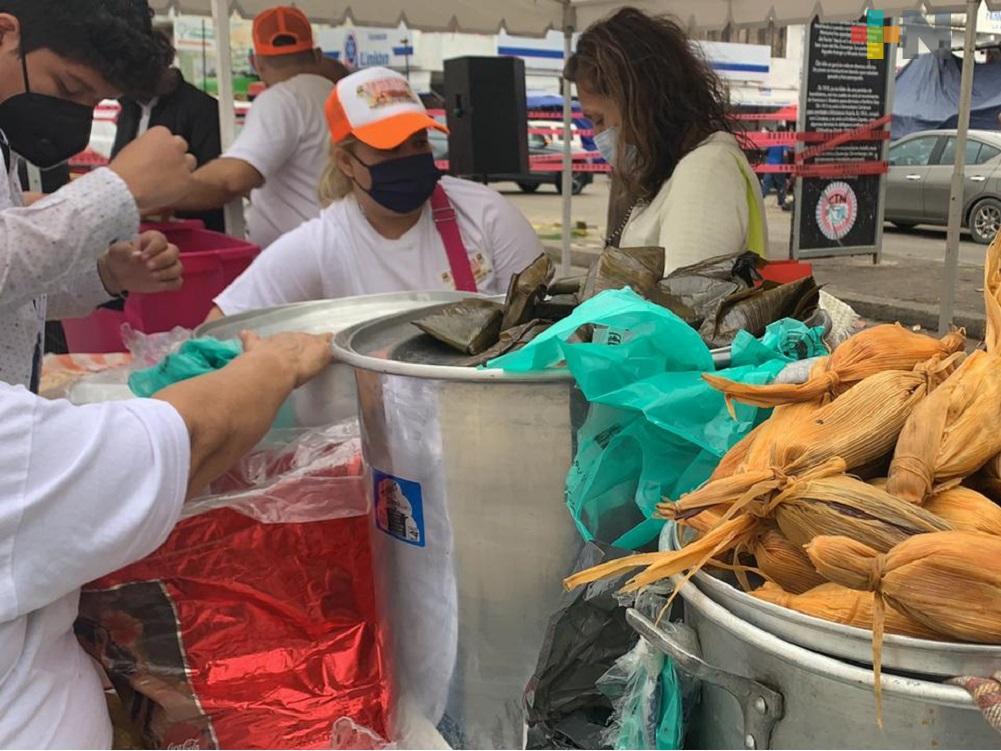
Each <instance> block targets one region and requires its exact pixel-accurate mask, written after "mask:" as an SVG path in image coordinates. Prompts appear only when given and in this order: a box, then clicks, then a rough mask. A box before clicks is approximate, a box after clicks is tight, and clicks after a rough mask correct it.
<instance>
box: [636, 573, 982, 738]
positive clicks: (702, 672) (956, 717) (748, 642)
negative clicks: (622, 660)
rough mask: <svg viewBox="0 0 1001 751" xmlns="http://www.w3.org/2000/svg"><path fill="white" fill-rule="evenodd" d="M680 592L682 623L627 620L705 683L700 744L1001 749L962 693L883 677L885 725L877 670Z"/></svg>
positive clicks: (697, 729)
mask: <svg viewBox="0 0 1001 751" xmlns="http://www.w3.org/2000/svg"><path fill="white" fill-rule="evenodd" d="M681 596H682V597H683V598H684V601H685V626H678V625H672V624H663V625H662V626H660V627H658V626H656V625H654V623H653V622H652V621H650V620H648V619H647V618H645V617H644V616H643V615H642V614H641V613H639V612H638V611H635V610H631V611H630V612H629V613H628V614H627V618H628V620H629V622H630V623H631V624H632V625H633V627H634V628H635V629H636V630H637V631H638V632H639V633H640V634H642V635H643V636H644V637H645V638H647V639H648V640H649V641H650V642H651V643H652V644H653V645H654V646H657V647H658V648H660V649H661V650H663V651H664V652H666V653H667V654H669V655H670V656H671V657H673V658H674V659H675V660H676V663H677V665H678V666H679V667H680V668H681V669H682V670H683V671H684V672H686V673H688V674H690V675H694V676H695V677H696V678H698V679H699V680H700V681H701V682H702V701H701V703H700V704H699V706H698V708H697V709H696V712H695V716H694V717H693V718H692V720H691V731H692V734H693V736H692V737H690V738H689V744H690V745H691V746H692V747H694V748H825V749H827V748H860V749H867V748H900V749H916V748H997V747H998V745H999V741H1001V737H999V736H998V734H997V732H996V731H995V730H993V729H992V728H991V726H990V725H988V724H987V722H986V721H985V720H984V718H983V716H982V715H981V714H980V712H979V711H978V710H977V708H976V706H975V705H974V703H973V700H972V699H971V698H970V696H969V694H967V693H966V691H964V690H963V689H961V688H958V687H955V686H948V685H945V684H942V683H936V682H929V681H923V680H918V679H916V678H913V677H909V676H903V675H894V674H889V673H886V672H884V674H883V684H882V694H883V727H882V729H881V728H880V727H879V726H878V725H877V723H876V717H875V701H874V697H873V672H872V669H871V668H870V667H859V666H857V665H854V664H852V663H848V662H842V661H840V660H836V659H833V658H830V657H826V656H823V655H820V654H817V653H816V652H812V651H810V650H807V649H803V648H802V647H798V646H795V645H793V644H790V643H789V642H787V641H785V640H783V639H781V638H779V637H777V636H774V635H772V634H770V633H768V632H766V631H763V630H761V629H759V628H757V627H756V626H753V625H751V624H750V623H748V622H747V621H745V620H743V619H741V618H739V617H737V616H736V615H734V614H733V613H732V612H730V611H729V610H727V609H726V608H725V607H723V606H722V605H720V604H719V603H717V602H714V601H713V600H712V599H710V598H709V597H707V596H706V595H705V594H704V593H703V592H702V591H701V590H700V589H699V588H698V587H696V586H695V585H694V584H691V583H689V584H687V585H686V586H685V587H684V588H683V589H682V590H681ZM685 629H690V630H691V631H694V634H695V636H697V640H696V641H693V639H692V634H691V633H686V632H685ZM692 643H697V644H698V645H699V648H698V649H693V648H692V647H691V646H690V645H691V644H692Z"/></svg>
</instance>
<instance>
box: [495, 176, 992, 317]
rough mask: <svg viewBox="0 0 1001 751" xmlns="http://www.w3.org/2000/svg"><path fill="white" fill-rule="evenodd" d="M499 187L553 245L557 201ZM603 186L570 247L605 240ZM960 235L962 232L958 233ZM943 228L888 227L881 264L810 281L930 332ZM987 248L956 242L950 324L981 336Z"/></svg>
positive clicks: (783, 229) (823, 268)
mask: <svg viewBox="0 0 1001 751" xmlns="http://www.w3.org/2000/svg"><path fill="white" fill-rule="evenodd" d="M494 187H495V188H498V189H500V190H501V191H502V192H503V193H504V194H505V195H506V196H507V197H508V198H510V199H511V200H512V201H513V202H514V203H515V205H517V206H518V208H519V209H520V210H521V211H522V212H523V213H524V214H525V216H527V217H528V219H529V221H531V222H532V223H533V224H534V225H535V226H536V229H537V230H538V231H539V233H540V235H541V236H542V237H543V242H544V243H545V244H546V245H551V246H558V245H559V242H560V241H559V233H560V227H559V223H560V220H561V217H562V203H561V199H560V196H559V195H558V194H557V193H556V192H555V190H554V189H552V188H550V187H548V186H545V187H542V188H540V190H539V192H538V193H535V194H532V195H527V194H524V193H522V192H521V191H520V190H518V188H517V186H516V185H514V184H510V183H499V184H497V185H495V186H494ZM607 201H608V181H607V179H606V178H604V177H602V176H599V177H598V178H596V180H595V183H594V184H592V185H589V186H588V187H587V188H586V189H585V191H584V193H583V194H582V195H580V196H575V197H574V200H573V220H574V222H575V224H576V223H581V222H584V223H586V224H587V230H586V234H585V233H584V232H582V231H581V230H579V229H577V230H576V231H575V237H574V248H575V250H576V249H579V250H582V251H583V250H588V251H591V252H596V251H597V250H600V248H601V244H602V238H603V237H604V224H605V208H606V204H607ZM766 206H767V214H768V228H769V237H770V239H771V253H772V256H773V257H775V258H778V257H786V256H787V254H788V247H789V244H788V243H789V241H788V238H789V227H790V222H791V214H789V213H786V212H783V211H780V210H779V209H778V207H777V206H776V205H775V198H774V196H770V197H769V198H768V199H767V201H766ZM964 235H965V233H964ZM945 237H946V231H945V228H944V227H924V226H922V227H918V228H916V229H914V230H910V231H901V230H897V229H895V228H894V227H892V226H890V225H887V227H886V230H885V232H884V235H883V261H882V263H881V264H880V265H879V266H873V264H872V261H871V259H869V258H867V257H866V258H852V259H849V258H834V259H824V260H818V261H814V275H815V276H816V278H817V281H818V282H819V283H820V284H822V285H824V286H825V288H826V289H827V290H828V291H829V292H831V293H832V294H834V295H836V296H838V297H840V298H841V299H843V300H846V301H847V302H850V303H851V304H852V305H853V306H854V307H855V308H856V310H858V311H859V312H860V313H862V314H863V315H865V316H866V317H869V318H872V319H875V320H883V321H896V320H899V321H901V322H902V323H906V324H908V325H920V326H922V327H925V328H935V327H936V326H937V321H938V309H939V297H940V294H941V288H942V277H943V268H944V267H943V259H944V256H945ZM985 250H986V248H985V246H983V245H978V244H976V243H974V242H972V241H971V240H969V236H968V235H965V236H964V239H963V240H962V242H961V243H960V266H959V277H958V280H957V303H956V312H957V316H956V321H957V323H958V324H960V325H963V326H966V328H967V330H968V331H969V332H970V334H971V336H974V337H980V336H982V335H983V303H982V291H981V290H982V287H983V279H982V276H983V261H984V252H985Z"/></svg>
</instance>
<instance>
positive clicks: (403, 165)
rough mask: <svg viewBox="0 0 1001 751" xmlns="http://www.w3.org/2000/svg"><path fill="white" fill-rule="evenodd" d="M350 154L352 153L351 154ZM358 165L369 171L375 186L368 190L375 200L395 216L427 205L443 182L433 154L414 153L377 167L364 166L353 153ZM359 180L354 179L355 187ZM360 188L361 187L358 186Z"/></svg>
mask: <svg viewBox="0 0 1001 751" xmlns="http://www.w3.org/2000/svg"><path fill="white" fill-rule="evenodd" d="M348 153H349V154H351V152H350V151H349V152H348ZM351 156H352V157H353V158H354V159H355V161H357V162H358V163H359V164H362V165H364V166H365V167H367V168H368V172H369V174H370V175H371V176H372V187H371V188H369V189H368V190H365V189H364V188H362V190H365V192H366V193H368V194H369V195H370V196H371V197H372V200H373V201H375V202H376V203H377V204H379V205H380V206H382V207H383V208H385V209H389V210H390V211H392V212H394V213H396V214H410V213H413V212H414V211H417V209H419V208H420V207H421V206H423V205H424V204H425V202H427V200H428V199H429V198H430V197H431V194H432V193H433V192H434V189H435V186H436V185H437V184H438V181H439V180H441V175H442V173H441V171H440V170H439V169H438V168H437V167H435V165H434V156H432V155H431V154H414V155H413V156H403V157H399V158H397V159H389V160H387V161H385V162H379V163H378V164H365V162H363V161H362V160H361V159H359V158H358V157H357V156H355V155H354V154H351ZM357 183H358V181H357V180H355V184H357ZM358 187H359V188H361V186H360V185H359V186H358Z"/></svg>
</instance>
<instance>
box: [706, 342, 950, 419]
mask: <svg viewBox="0 0 1001 751" xmlns="http://www.w3.org/2000/svg"><path fill="white" fill-rule="evenodd" d="M965 345H966V335H965V333H964V332H962V331H954V332H952V333H951V334H948V335H946V336H945V337H943V338H942V339H935V338H933V337H930V336H927V335H925V334H918V333H915V332H913V331H911V330H910V329H905V328H904V327H903V326H901V325H899V324H885V325H882V326H874V327H873V328H871V329H867V330H865V331H862V332H859V333H858V334H856V335H855V336H853V337H851V338H849V339H847V340H845V341H844V342H842V344H841V345H840V346H838V347H837V349H835V350H834V352H833V353H831V355H830V357H826V358H824V359H823V360H821V361H820V362H819V363H818V364H817V365H816V366H815V367H814V368H813V370H812V371H811V373H810V378H809V379H808V380H807V381H806V382H805V383H799V384H785V383H773V384H764V385H752V384H745V383H737V382H735V381H730V380H727V379H725V378H720V377H719V376H716V375H711V374H708V373H707V374H706V375H704V376H703V378H705V380H706V381H708V382H709V385H710V386H712V387H713V388H714V389H716V390H717V391H722V392H723V393H724V394H725V395H726V397H727V399H728V400H729V399H733V400H734V401H738V402H741V403H742V404H750V405H753V406H755V407H774V406H777V405H780V404H788V403H790V402H809V401H818V400H821V401H829V400H830V399H834V398H836V397H837V396H839V395H840V394H843V393H844V392H845V391H847V390H848V389H849V388H851V387H852V386H854V385H855V384H857V383H858V382H859V381H861V380H863V379H865V378H868V377H869V376H871V375H875V374H876V373H881V372H883V371H885V370H912V369H913V368H914V366H915V365H917V364H918V363H922V362H925V361H926V360H928V359H930V358H932V357H935V356H936V355H951V354H953V353H954V352H959V351H961V350H962V349H963V347H964V346H965Z"/></svg>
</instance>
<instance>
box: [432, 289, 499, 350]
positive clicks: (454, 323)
mask: <svg viewBox="0 0 1001 751" xmlns="http://www.w3.org/2000/svg"><path fill="white" fill-rule="evenodd" d="M503 317H504V310H503V308H502V307H501V306H500V305H498V304H497V303H495V302H490V301H489V300H478V299H471V300H460V301H459V302H456V303H451V304H450V305H446V306H445V307H443V308H440V309H439V310H437V311H435V312H434V313H432V314H430V315H428V316H425V317H424V318H421V319H420V320H418V321H414V326H416V327H417V328H419V329H420V330H421V331H423V332H424V333H425V334H428V335H429V336H433V337H434V338H435V339H437V340H438V341H440V342H443V343H444V344H447V345H448V346H450V347H452V348H453V349H456V350H458V351H459V352H463V353H465V354H467V355H476V354H479V353H480V352H483V351H484V350H486V349H487V348H488V347H491V346H492V345H493V344H494V343H496V341H497V338H498V337H499V336H500V331H501V319H502V318H503Z"/></svg>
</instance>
